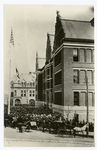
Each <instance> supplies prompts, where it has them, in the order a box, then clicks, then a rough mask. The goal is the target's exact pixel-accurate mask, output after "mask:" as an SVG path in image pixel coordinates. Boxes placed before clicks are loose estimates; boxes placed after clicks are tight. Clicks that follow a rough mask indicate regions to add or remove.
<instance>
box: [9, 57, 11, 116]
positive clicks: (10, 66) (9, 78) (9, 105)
mask: <svg viewBox="0 0 97 150" xmlns="http://www.w3.org/2000/svg"><path fill="white" fill-rule="evenodd" d="M10 79H11V59H10V60H9V100H8V115H9V114H10V98H11V85H10Z"/></svg>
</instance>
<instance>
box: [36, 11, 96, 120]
mask: <svg viewBox="0 0 97 150" xmlns="http://www.w3.org/2000/svg"><path fill="white" fill-rule="evenodd" d="M48 43H49V44H48ZM50 44H51V43H50V42H49V35H48V38H47V48H46V63H45V66H44V67H43V68H42V70H41V71H40V73H41V83H42V85H45V86H44V87H45V88H43V86H42V88H40V89H38V91H39V90H40V91H41V95H44V96H42V99H41V101H43V102H45V103H46V104H47V105H48V106H50V107H52V109H53V111H56V112H60V113H62V115H63V116H64V117H65V118H66V117H69V118H73V117H74V113H75V111H76V113H77V117H78V119H79V120H83V119H84V120H86V110H87V87H88V103H89V120H90V121H93V119H94V101H95V87H94V84H95V82H94V74H95V68H94V19H92V20H89V21H80V20H67V19H62V18H61V16H60V15H59V12H57V16H56V24H55V35H54V45H53V50H52V53H51V51H50V47H49V45H50ZM51 54H52V55H51ZM51 75H52V76H51ZM86 77H87V78H88V84H87V85H88V86H86ZM50 79H51V80H50ZM51 82H52V84H51ZM43 97H44V98H43ZM37 100H38V99H37ZM50 104H51V105H50Z"/></svg>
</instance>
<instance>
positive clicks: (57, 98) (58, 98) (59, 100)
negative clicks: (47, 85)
mask: <svg viewBox="0 0 97 150" xmlns="http://www.w3.org/2000/svg"><path fill="white" fill-rule="evenodd" d="M54 103H55V104H57V105H62V92H55V102H54Z"/></svg>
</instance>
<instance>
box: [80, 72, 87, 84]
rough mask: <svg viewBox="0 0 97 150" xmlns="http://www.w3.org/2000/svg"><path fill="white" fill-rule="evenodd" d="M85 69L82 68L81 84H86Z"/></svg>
mask: <svg viewBox="0 0 97 150" xmlns="http://www.w3.org/2000/svg"><path fill="white" fill-rule="evenodd" d="M85 78H86V77H85V70H80V84H83V83H84V84H85Z"/></svg>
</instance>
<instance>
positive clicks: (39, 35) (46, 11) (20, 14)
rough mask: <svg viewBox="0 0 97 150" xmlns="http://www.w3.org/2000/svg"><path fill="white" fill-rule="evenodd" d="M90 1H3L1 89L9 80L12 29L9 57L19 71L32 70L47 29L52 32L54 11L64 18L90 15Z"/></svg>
mask: <svg viewBox="0 0 97 150" xmlns="http://www.w3.org/2000/svg"><path fill="white" fill-rule="evenodd" d="M92 8H93V6H91V5H79V6H77V5H67V6H66V5H7V4H6V5H4V93H8V83H9V45H10V44H9V42H10V35H11V28H12V29H13V38H14V44H15V46H14V49H11V50H12V53H13V58H14V59H13V61H14V60H15V65H16V67H17V69H18V71H19V74H27V73H29V72H34V71H35V62H36V52H38V56H39V58H45V55H46V41H47V33H50V34H54V33H55V23H56V11H59V12H60V16H62V18H64V19H72V20H73V19H74V20H87V21H90V20H91V19H92V18H93V17H94V11H93V9H92Z"/></svg>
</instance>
